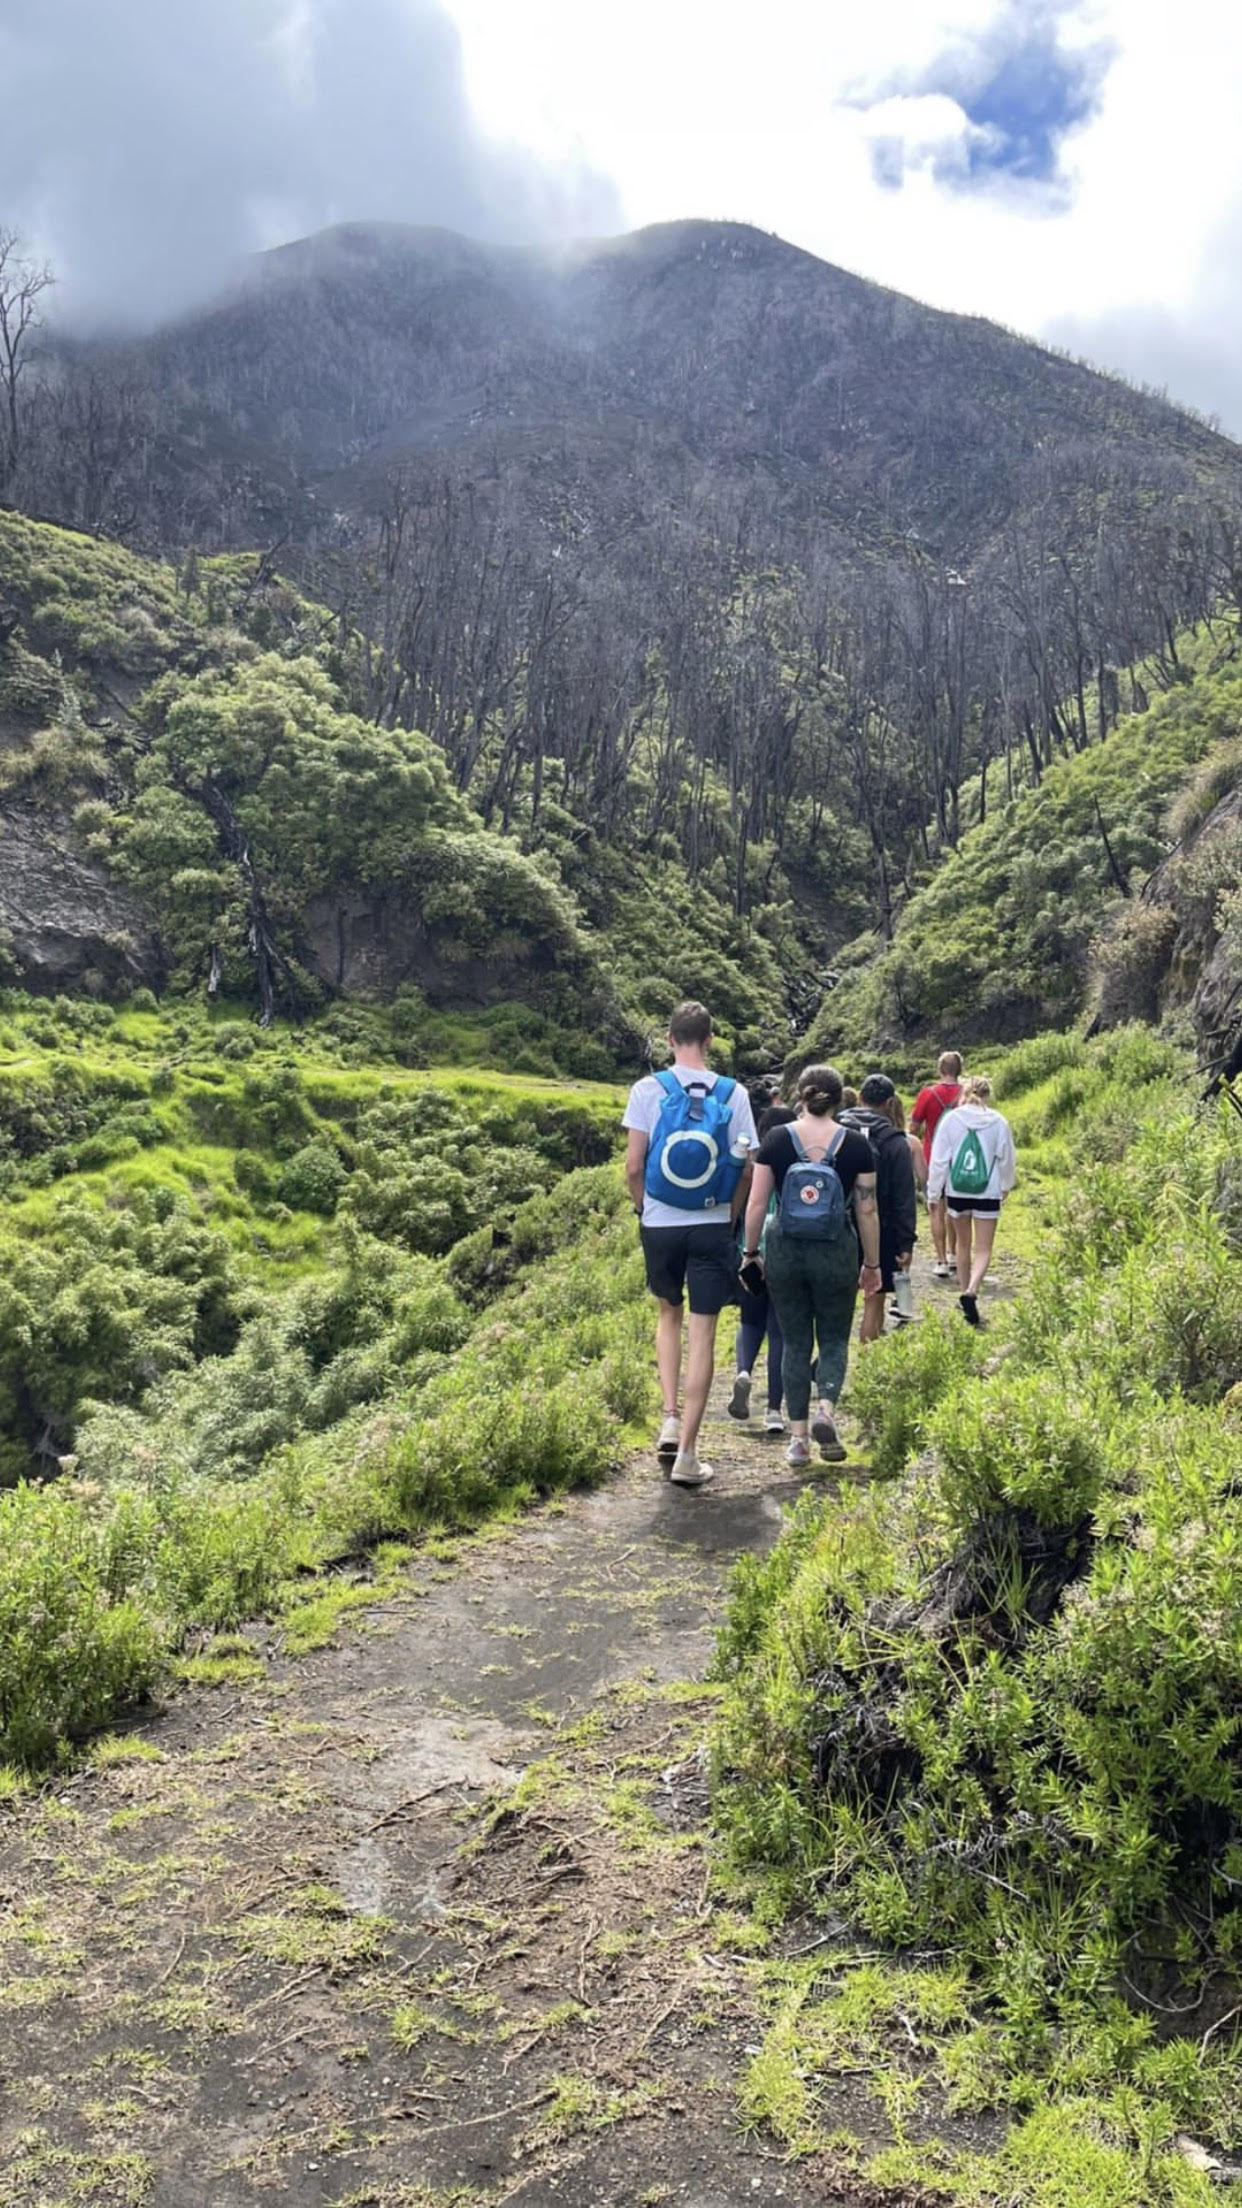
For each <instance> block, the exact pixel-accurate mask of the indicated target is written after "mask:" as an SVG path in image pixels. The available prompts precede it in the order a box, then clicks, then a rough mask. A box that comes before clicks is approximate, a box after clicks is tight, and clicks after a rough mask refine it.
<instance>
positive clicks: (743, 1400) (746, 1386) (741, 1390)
mask: <svg viewBox="0 0 1242 2208" xmlns="http://www.w3.org/2000/svg"><path fill="white" fill-rule="evenodd" d="M750 1386H751V1381H750V1374H749V1373H748V1372H739V1374H738V1376H737V1378H736V1380H735V1381H734V1383H733V1393H732V1395H731V1396H730V1397H729V1416H730V1418H736V1419H747V1418H749V1417H750Z"/></svg>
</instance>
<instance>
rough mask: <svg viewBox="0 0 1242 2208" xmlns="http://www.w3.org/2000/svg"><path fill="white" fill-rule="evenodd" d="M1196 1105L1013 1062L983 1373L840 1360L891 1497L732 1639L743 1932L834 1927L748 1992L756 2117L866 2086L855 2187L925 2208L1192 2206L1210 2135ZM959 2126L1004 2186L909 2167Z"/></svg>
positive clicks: (1231, 1263) (728, 1745)
mask: <svg viewBox="0 0 1242 2208" xmlns="http://www.w3.org/2000/svg"><path fill="white" fill-rule="evenodd" d="M1187 1072H1188V1069H1187V1068H1185V1066H1184V1065H1183V1064H1181V1063H1179V1061H1178V1059H1177V1057H1176V1054H1175V1053H1173V1052H1172V1051H1171V1050H1170V1049H1169V1048H1168V1047H1167V1046H1164V1045H1161V1044H1159V1043H1158V1042H1157V1041H1156V1040H1155V1039H1154V1038H1153V1037H1152V1036H1151V1035H1150V1033H1149V1032H1147V1031H1146V1030H1143V1029H1138V1028H1135V1029H1127V1030H1121V1031H1119V1032H1118V1033H1117V1034H1116V1035H1115V1036H1110V1037H1107V1038H1105V1039H1103V1040H1102V1041H1101V1042H1099V1043H1095V1044H1092V1045H1089V1046H1083V1045H1081V1044H1078V1043H1076V1042H1075V1041H1074V1040H1073V1039H1072V1038H1069V1037H1065V1036H1056V1035H1054V1036H1050V1037H1045V1038H1040V1039H1039V1040H1037V1041H1035V1042H1032V1043H1029V1044H1027V1045H1026V1046H1024V1047H1023V1048H1021V1049H1019V1050H1018V1051H1016V1052H1015V1053H1013V1055H1012V1057H1011V1058H1010V1060H1009V1061H1008V1063H1007V1065H1006V1066H1005V1068H1004V1069H1003V1072H1002V1076H1001V1079H1000V1082H999V1088H1000V1091H1001V1100H1002V1103H1003V1107H1004V1109H1005V1110H1006V1111H1007V1112H1009V1113H1011V1114H1012V1117H1013V1121H1014V1124H1015V1128H1016V1131H1017V1134H1018V1138H1019V1153H1020V1155H1021V1156H1022V1157H1023V1159H1024V1161H1031V1160H1034V1161H1035V1162H1036V1163H1037V1164H1039V1165H1042V1167H1043V1168H1044V1170H1045V1171H1046V1172H1049V1173H1052V1174H1054V1175H1055V1176H1057V1178H1058V1185H1059V1188H1060V1192H1061V1193H1060V1198H1059V1201H1058V1202H1057V1204H1056V1206H1055V1207H1054V1208H1053V1210H1052V1212H1051V1213H1050V1215H1049V1217H1048V1219H1047V1221H1046V1223H1045V1226H1044V1230H1043V1233H1042V1235H1041V1248H1040V1250H1039V1252H1038V1255H1037V1257H1036V1261H1035V1263H1034V1265H1033V1267H1032V1269H1031V1273H1030V1277H1029V1279H1028V1281H1027V1282H1026V1284H1025V1285H1024V1286H1023V1288H1022V1289H1021V1291H1020V1292H1019V1294H1018V1297H1017V1299H1016V1301H1015V1302H1014V1303H1013V1304H1012V1306H1011V1307H1010V1308H1009V1310H1008V1312H1007V1313H1005V1312H1003V1308H1002V1307H1001V1306H999V1305H998V1306H994V1307H993V1308H994V1310H995V1311H996V1312H997V1314H998V1316H997V1318H996V1320H995V1323H994V1330H993V1332H992V1334H991V1335H990V1336H986V1337H984V1338H982V1339H981V1338H980V1337H978V1336H974V1335H971V1334H969V1333H968V1331H967V1329H965V1328H964V1327H961V1326H960V1325H958V1324H956V1323H949V1322H948V1321H946V1320H943V1319H939V1320H938V1319H936V1318H932V1317H928V1318H927V1319H926V1320H925V1321H924V1323H923V1325H922V1326H921V1327H919V1328H917V1329H914V1328H911V1329H908V1330H906V1331H905V1332H903V1333H901V1334H899V1335H897V1336H896V1337H893V1338H891V1339H890V1340H888V1341H887V1342H885V1343H883V1344H882V1345H880V1346H879V1348H878V1349H877V1350H876V1351H874V1352H872V1353H870V1354H869V1355H868V1356H867V1358H866V1359H865V1360H863V1361H862V1362H861V1364H860V1367H859V1370H858V1372H857V1374H856V1377H855V1380H854V1383H853V1389H852V1402H853V1405H854V1408H855V1410H856V1412H857V1413H858V1414H859V1415H860V1417H861V1419H862V1423H863V1426H864V1430H865V1432H866V1433H867V1434H868V1436H869V1438H870V1442H871V1448H872V1461H873V1464H874V1466H875V1468H876V1469H877V1470H878V1471H881V1472H884V1473H887V1474H888V1475H889V1476H890V1477H893V1478H895V1481H896V1484H894V1485H892V1486H881V1487H874V1486H872V1487H856V1488H853V1489H851V1488H848V1487H847V1488H846V1490H845V1491H844V1493H843V1494H842V1495H841V1496H834V1497H833V1498H831V1499H830V1500H820V1499H818V1498H816V1497H812V1496H807V1497H804V1498H803V1500H802V1502H801V1504H800V1505H799V1507H798V1509H797V1511H796V1513H795V1514H794V1517H793V1520H792V1522H791V1524H790V1526H789V1529H788V1531H787V1532H786V1533H785V1535H784V1536H783V1538H782V1540H781V1542H780V1543H779V1545H778V1547H777V1548H776V1550H775V1551H774V1553H773V1554H772V1556H771V1557H770V1558H769V1559H768V1560H767V1561H765V1562H763V1563H758V1562H755V1563H751V1564H747V1565H746V1566H744V1567H743V1568H742V1570H741V1571H740V1573H739V1578H738V1582H737V1588H736V1593H735V1599H734V1605H733V1612H732V1616H731V1619H730V1621H729V1624H728V1626H727V1628H726V1631H725V1634H724V1637H723V1641H722V1646H721V1653H720V1659H719V1668H720V1674H721V1677H722V1678H723V1679H724V1680H725V1681H726V1682H727V1701H726V1713H725V1717H724V1720H723V1724H722V1728H721V1732H720V1736H719V1742H718V1810H719V1814H720V1816H721V1818H722V1819H723V1821H724V1823H725V1826H726V1828H727V1830H728V1831H729V1832H730V1834H731V1836H732V1839H733V1843H734V1846H735V1849H736V1852H737V1856H738V1859H739V1860H740V1861H741V1862H742V1863H744V1864H746V1865H748V1866H749V1867H750V1868H749V1872H748V1877H749V1879H750V1880H751V1885H750V1887H749V1888H748V1891H750V1892H751V1894H752V1898H757V1905H758V1906H759V1908H760V1910H761V1913H763V1914H765V1915H766V1916H767V1917H768V1919H769V1921H771V1919H772V1918H773V1917H779V1915H780V1914H781V1913H782V1912H783V1911H784V1910H785V1909H786V1908H787V1907H788V1906H789V1904H790V1903H791V1901H795V1900H796V1901H797V1902H799V1903H801V1904H802V1905H804V1906H805V1907H807V1908H809V1909H810V1910H811V1911H812V1912H813V1913H815V1914H817V1915H822V1916H823V1917H824V1918H825V1920H826V1930H825V1934H824V1942H823V1952H822V1954H819V1955H818V1956H817V1958H816V1959H815V1960H813V1961H810V1962H806V1963H803V1964H800V1965H788V1964H786V1965H781V1964H774V1965H773V1966H772V1971H771V1994H772V2002H773V2027H772V2031H771V2034H770V2036H769V2039H768V2041H767V2043H766V2045H765V2046H764V2048H763V2050H762V2052H761V2053H760V2054H759V2055H758V2056H757V2057H756V2059H755V2062H754V2065H753V2068H752V2074H751V2080H750V2086H749V2098H750V2104H751V2112H752V2115H753V2116H754V2117H755V2119H756V2120H758V2119H760V2118H762V2119H763V2120H765V2121H768V2122H771V2123H773V2124H774V2125H775V2127H776V2129H777V2130H778V2132H779V2133H781V2135H782V2136H784V2137H785V2138H786V2139H787V2140H788V2141H789V2143H790V2144H791V2145H794V2146H797V2147H800V2148H802V2149H804V2150H805V2149H806V2148H808V2147H810V2146H812V2145H813V2144H814V2143H815V2141H816V2137H817V2100H816V2077H817V2073H818V2071H819V2070H820V2068H821V2067H824V2068H828V2069H835V2068H837V2067H839V2066H840V2065H842V2064H844V2065H847V2066H848V2065H852V2064H856V2065H858V2066H859V2067H861V2068H863V2069H864V2070H866V2069H868V2068H870V2069H871V2074H872V2076H873V2078H876V2079H878V2080H879V2081H881V2084H880V2086H877V2090H881V2086H882V2091H883V2095H884V2096H886V2097H884V2106H885V2108H886V2111H887V2113H888V2115H889V2117H890V2119H892V2120H893V2122H894V2123H895V2125H896V2132H897V2138H898V2141H899V2144H898V2146H897V2147H896V2148H895V2149H894V2150H892V2151H891V2152H889V2153H887V2154H886V2155H884V2156H883V2157H881V2158H880V2160H879V2161H878V2162H877V2163H876V2164H875V2165H874V2167H873V2169H872V2172H871V2174H872V2176H873V2177H874V2178H875V2179H876V2180H877V2181H881V2180H882V2181H884V2182H887V2183H890V2184H894V2185H896V2184H899V2183H905V2184H908V2185H916V2184H917V2183H919V2182H923V2183H927V2184H930V2185H931V2186H932V2188H933V2195H934V2197H936V2198H938V2199H939V2198H941V2197H944V2198H946V2199H948V2200H954V2201H958V2200H960V2201H963V2202H976V2201H982V2200H992V2199H996V2198H1005V2199H1007V2200H1008V2199H1010V2198H1013V2199H1015V2200H1020V2201H1021V2202H1022V2203H1023V2208H1053V2204H1057V2208H1059V2204H1061V2203H1063V2202H1064V2203H1068V2202H1069V2201H1071V2200H1072V2201H1074V2202H1075V2203H1082V2204H1083V2208H1088V2204H1090V2208H1116V2204H1117V2203H1118V2202H1127V2203H1129V2202H1133V2203H1135V2204H1138V2203H1140V2202H1141V2203H1143V2204H1144V2208H1146V2204H1149V2203H1150V2204H1155V2203H1163V2204H1166V2208H1174V2204H1177V2203H1187V2202H1192V2201H1194V2202H1197V2201H1200V2200H1204V2199H1206V2198H1207V2197H1208V2188H1207V2185H1206V2180H1202V2181H1201V2180H1200V2179H1198V2178H1196V2177H1194V2176H1193V2173H1192V2172H1191V2171H1189V2170H1187V2168H1186V2166H1185V2163H1184V2162H1183V2161H1181V2159H1180V2157H1179V2154H1178V2152H1177V2151H1176V2149H1175V2143H1174V2134H1175V2133H1176V2132H1178V2131H1179V2130H1183V2129H1184V2130H1186V2131H1188V2132H1190V2133H1192V2134H1193V2136H1194V2137H1196V2138H1204V2137H1207V2138H1212V2139H1216V2140H1222V2141H1229V2140H1231V2139H1232V2138H1233V2137H1234V2136H1235V2132H1236V2111H1237V2104H1238V2090H1239V2085H1240V2084H1242V2071H1240V2069H1239V2062H1240V2059H1242V2058H1240V2057H1239V2053H1238V2042H1237V2040H1236V2038H1235V2037H1233V2036H1232V2035H1231V2032H1230V2031H1229V2029H1228V2028H1227V2027H1228V2026H1229V2024H1230V2023H1231V2021H1232V2019H1233V2018H1235V2017H1236V2013H1237V2011H1236V2006H1235V2004H1236V2000H1237V1969H1238V1958H1239V1954H1240V1953H1242V1911H1240V1909H1239V1902H1238V1894H1239V1861H1238V1852H1239V1845H1240V1842H1242V1751H1240V1732H1239V1716H1238V1713H1239V1709H1242V1669H1240V1656H1239V1652H1240V1651H1242V1575H1240V1574H1239V1570H1238V1555H1239V1544H1240V1543H1242V1499H1240V1498H1239V1494H1238V1482H1237V1465H1238V1450H1239V1432H1240V1428H1239V1417H1240V1411H1242V1402H1240V1395H1239V1383H1240V1378H1242V1280H1240V1276H1239V1272H1238V1265H1237V1251H1238V1244H1239V1236H1240V1235H1242V1210H1240V1208H1239V1194H1238V1192H1239V1188H1240V1186H1242V1123H1239V1121H1238V1120H1237V1118H1236V1116H1235V1115H1234V1114H1232V1113H1231V1112H1229V1111H1228V1109H1227V1108H1226V1107H1224V1106H1223V1105H1222V1106H1220V1107H1215V1108H1213V1109H1211V1110H1206V1111H1204V1110H1200V1111H1196V1110H1195V1108H1194V1106H1193V1096H1194V1088H1193V1085H1192V1084H1191V1083H1189V1082H1188V1079H1187ZM755 1882H757V1888H756V1883H755ZM845 1927H848V1930H846V1929H845ZM855 1943H857V1945H859V1946H861V1947H862V1948H863V1949H864V1950H867V1951H872V1957H873V1956H874V1951H875V1950H876V1949H879V1950H880V1951H881V1953H883V1954H892V1955H893V1956H894V1958H895V1959H896V1960H897V1961H898V1962H899V1963H901V1962H903V1961H904V1968H902V1969H900V1971H899V1975H898V1976H897V1977H896V1978H894V1976H893V1975H892V1974H891V1973H889V1972H887V1971H879V1972H878V1971H875V1970H869V1969H868V1967H865V1966H866V1963H867V1958H866V1957H864V1967H860V1968H858V1969H857V1970H856V1969H855V1968H854V1967H853V1966H852V1964H851V1951H852V1946H853V1945H854V1944H855ZM818 1944H819V1943H817V1942H816V1941H815V1940H813V1939H809V1940H808V1939H806V1938H805V1937H803V1936H802V1935H801V1934H800V1938H799V1947H798V1952H799V1953H800V1954H802V1955H804V1956H808V1955H810V1954H811V1953H812V1950H814V1949H816V1948H817V1946H818ZM899 2022H900V2023H908V2024H909V2032H908V2035H907V2036H905V2037H903V2036H902V2034H901V2031H900V2029H899V2028H898V2025H899ZM911 2048H913V2049H914V2053H913V2055H911V2053H910V2049H911ZM946 2101H947V2104H948V2106H949V2107H950V2108H956V2109H958V2110H970V2109H972V2108H982V2107H985V2106H986V2107H996V2106H998V2105H1000V2106H1003V2107H1004V2108H1006V2109H1008V2110H1009V2111H1010V2112H1011V2113H1012V2116H1013V2120H1014V2121H1013V2129H1012V2131H1011V2132H1010V2135H1009V2137H1008V2139H1007V2141H1006V2143H1005V2145H1004V2147H1003V2149H1002V2150H1001V2151H1000V2152H998V2153H997V2154H995V2155H992V2154H987V2155H981V2156H980V2157H978V2158H974V2159H972V2158H970V2157H966V2156H961V2157H951V2156H948V2155H941V2154H938V2153H937V2152H936V2151H935V2150H928V2151H923V2150H920V2149H919V2148H917V2147H916V2146H915V2144H914V2140H915V2139H916V2138H917V2137H918V2135H919V2134H918V2127H919V2125H920V2123H921V2121H922V2118H923V2115H924V2113H925V2112H927V2111H930V2110H932V2109H936V2108H943V2107H944V2106H945V2103H946ZM894 2110H896V2111H897V2112H898V2113H897V2115H896V2116H894ZM907 2126H909V2130H908V2131H907V2128H906V2127H907ZM941 2188H943V2194H942V2192H941Z"/></svg>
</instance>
